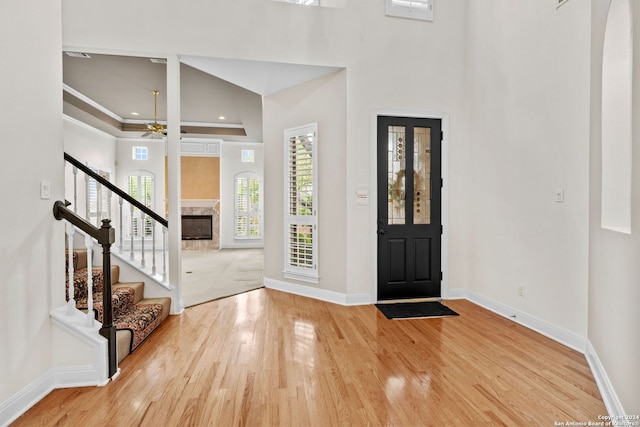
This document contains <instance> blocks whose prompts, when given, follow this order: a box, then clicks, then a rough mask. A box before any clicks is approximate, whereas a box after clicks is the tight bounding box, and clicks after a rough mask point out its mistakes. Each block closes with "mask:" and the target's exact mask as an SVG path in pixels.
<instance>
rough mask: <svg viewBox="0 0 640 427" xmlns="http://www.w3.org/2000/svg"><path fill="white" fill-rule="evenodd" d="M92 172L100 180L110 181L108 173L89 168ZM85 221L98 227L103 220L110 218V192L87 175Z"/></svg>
mask: <svg viewBox="0 0 640 427" xmlns="http://www.w3.org/2000/svg"><path fill="white" fill-rule="evenodd" d="M91 170H92V171H93V172H95V173H96V174H98V175H100V177H101V178H104V179H106V180H107V181H110V180H111V174H110V173H109V172H106V171H103V170H99V169H95V168H91ZM86 179H87V181H86V182H87V220H88V221H89V222H90V223H92V224H93V225H95V226H96V227H100V226H101V225H102V220H103V219H112V218H111V196H112V193H111V190H109V189H108V188H106V187H104V186H103V185H102V184H100V183H99V182H98V181H96V180H95V179H93V178H91V177H89V176H88V175H87V177H86Z"/></svg>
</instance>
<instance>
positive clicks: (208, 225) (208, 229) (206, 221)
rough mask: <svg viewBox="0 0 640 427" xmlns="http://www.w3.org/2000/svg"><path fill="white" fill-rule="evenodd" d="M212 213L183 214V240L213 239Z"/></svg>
mask: <svg viewBox="0 0 640 427" xmlns="http://www.w3.org/2000/svg"><path fill="white" fill-rule="evenodd" d="M212 220H213V216H212V215H182V240H212V239H213V232H212V229H213V227H212V222H213V221H212Z"/></svg>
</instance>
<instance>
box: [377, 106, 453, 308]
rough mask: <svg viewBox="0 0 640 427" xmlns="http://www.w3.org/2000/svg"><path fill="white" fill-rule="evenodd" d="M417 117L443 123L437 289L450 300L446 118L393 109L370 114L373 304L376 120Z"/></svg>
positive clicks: (443, 114)
mask: <svg viewBox="0 0 640 427" xmlns="http://www.w3.org/2000/svg"><path fill="white" fill-rule="evenodd" d="M379 116H392V117H417V118H425V119H439V120H441V121H442V132H443V133H444V135H443V139H442V180H443V182H444V185H443V187H442V228H443V232H442V240H441V246H440V250H441V256H442V258H441V263H442V265H441V268H442V282H441V285H440V295H441V296H442V299H447V298H448V297H449V144H450V141H451V138H450V137H449V133H450V131H449V114H448V113H434V112H427V111H406V110H392V109H375V110H373V111H372V113H371V144H369V146H370V151H369V156H370V160H371V163H370V165H371V175H370V184H369V186H370V187H369V188H370V190H369V195H370V204H369V235H370V236H371V241H372V242H373V244H372V245H371V248H370V250H371V257H370V258H371V278H372V280H371V287H370V294H371V300H372V302H376V301H378V234H377V230H378V225H377V222H378V191H377V188H378V183H377V176H378V150H377V147H378V117H379Z"/></svg>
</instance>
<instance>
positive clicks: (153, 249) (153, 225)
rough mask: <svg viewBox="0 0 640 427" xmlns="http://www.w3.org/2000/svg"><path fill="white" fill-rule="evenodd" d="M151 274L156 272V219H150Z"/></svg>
mask: <svg viewBox="0 0 640 427" xmlns="http://www.w3.org/2000/svg"><path fill="white" fill-rule="evenodd" d="M151 264H152V267H151V274H153V275H154V276H155V274H156V220H155V219H153V218H152V219H151Z"/></svg>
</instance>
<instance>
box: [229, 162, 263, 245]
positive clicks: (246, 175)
mask: <svg viewBox="0 0 640 427" xmlns="http://www.w3.org/2000/svg"><path fill="white" fill-rule="evenodd" d="M238 178H247V179H248V180H249V179H257V180H258V183H259V186H260V189H259V191H258V193H259V196H258V197H259V202H258V205H259V207H258V212H257V213H255V214H252V213H251V211H247V212H246V213H244V215H246V217H247V231H248V230H249V228H250V226H249V224H250V220H251V217H252V216H257V217H258V221H259V222H258V224H259V229H258V235H257V236H249V235H247V236H238V234H237V232H238V215H239V211H238ZM233 183H234V184H233V197H234V207H233V211H234V219H233V221H234V223H233V238H234V240H261V239H262V235H263V219H262V207H263V201H262V196H263V189H262V178H261V177H260V175H258V174H257V173H254V172H242V173H239V174H237V175H236V176H235V177H234V178H233ZM247 197H249V193H247ZM248 202H249V201H248V200H247V208H248V207H249V203H248Z"/></svg>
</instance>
